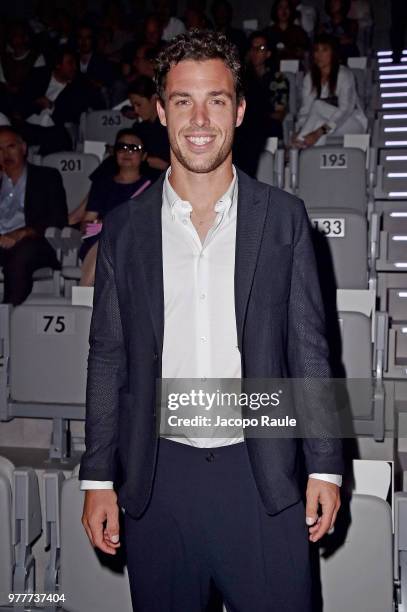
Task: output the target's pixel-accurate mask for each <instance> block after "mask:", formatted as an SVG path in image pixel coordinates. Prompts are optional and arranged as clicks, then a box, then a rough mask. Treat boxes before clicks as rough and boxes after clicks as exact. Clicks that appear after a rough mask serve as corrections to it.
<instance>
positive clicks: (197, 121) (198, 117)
mask: <svg viewBox="0 0 407 612" xmlns="http://www.w3.org/2000/svg"><path fill="white" fill-rule="evenodd" d="M192 123H193V124H194V125H197V126H198V127H203V126H205V125H209V116H208V111H207V108H206V106H205V105H204V104H196V105H195V106H194V110H193V115H192Z"/></svg>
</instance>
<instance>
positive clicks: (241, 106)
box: [235, 98, 246, 127]
mask: <svg viewBox="0 0 407 612" xmlns="http://www.w3.org/2000/svg"><path fill="white" fill-rule="evenodd" d="M245 110H246V100H245V99H244V98H241V99H240V101H239V102H238V104H237V109H236V123H235V127H239V125H241V124H242V122H243V118H244V113H245Z"/></svg>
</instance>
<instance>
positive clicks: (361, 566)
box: [320, 494, 394, 612]
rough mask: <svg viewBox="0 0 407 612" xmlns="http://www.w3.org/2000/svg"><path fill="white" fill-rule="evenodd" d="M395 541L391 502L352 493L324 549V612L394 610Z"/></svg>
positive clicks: (321, 559)
mask: <svg viewBox="0 0 407 612" xmlns="http://www.w3.org/2000/svg"><path fill="white" fill-rule="evenodd" d="M392 544H393V539H392V514H391V508H390V506H389V504H388V503H387V502H385V501H383V500H382V499H379V498H378V497H374V496H372V495H358V494H355V495H353V497H352V500H351V502H350V505H349V507H347V505H346V506H345V505H343V507H342V508H341V511H340V512H339V514H338V519H337V522H336V527H335V532H334V534H333V535H332V536H328V537H327V538H325V540H324V541H323V543H322V546H321V549H320V550H321V558H320V568H321V585H322V599H323V602H324V608H323V609H324V612H349V611H350V610H355V611H356V610H360V611H362V610H364V611H366V612H367V610H368V611H369V612H392V611H393V610H394V607H393V552H392Z"/></svg>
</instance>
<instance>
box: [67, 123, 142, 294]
mask: <svg viewBox="0 0 407 612" xmlns="http://www.w3.org/2000/svg"><path fill="white" fill-rule="evenodd" d="M145 157H146V153H145V151H144V146H143V143H142V141H141V139H140V137H139V136H137V134H136V133H135V131H134V130H133V129H131V128H130V129H129V128H126V129H123V130H120V131H119V132H118V134H117V136H116V142H115V145H114V155H113V159H114V165H115V172H114V173H113V174H111V173H110V172H107V173H103V174H102V173H100V172H98V173H97V174H96V176H94V177H93V182H92V187H91V189H90V192H89V196H88V201H87V205H86V212H85V215H84V217H83V219H82V222H81V227H82V231H83V232H84V236H83V239H84V240H83V245H82V247H81V249H80V252H79V257H80V258H81V259H82V261H83V263H82V276H81V281H80V285H81V286H82V287H91V286H93V284H94V279H95V266H96V255H97V245H98V241H99V232H100V230H101V222H102V221H103V218H104V217H105V215H106V214H107V213H108V212H109V211H110V210H112V209H113V208H115V207H116V206H118V205H119V204H122V202H126V201H127V200H130V199H133V198H136V197H137V196H138V195H139V194H140V193H142V192H143V191H144V190H145V189H147V188H148V187H149V186H150V184H151V181H150V180H149V179H147V178H145V177H144V176H142V174H141V171H140V166H141V163H142V161H143V160H144V159H145ZM91 178H92V176H91Z"/></svg>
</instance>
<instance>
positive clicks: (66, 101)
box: [17, 46, 92, 155]
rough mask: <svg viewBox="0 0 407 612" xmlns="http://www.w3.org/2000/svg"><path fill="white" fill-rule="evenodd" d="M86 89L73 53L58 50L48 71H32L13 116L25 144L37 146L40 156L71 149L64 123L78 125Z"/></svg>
mask: <svg viewBox="0 0 407 612" xmlns="http://www.w3.org/2000/svg"><path fill="white" fill-rule="evenodd" d="M91 102H92V96H91V91H90V89H89V86H88V85H87V84H86V83H85V82H84V81H83V80H81V79H80V78H79V77H78V63H77V59H76V56H75V53H74V52H73V51H72V50H71V49H70V48H69V47H68V46H61V47H59V48H58V49H57V50H56V52H55V55H54V58H53V66H52V69H49V68H48V67H44V68H35V69H34V70H33V71H32V72H31V75H30V78H29V79H28V81H27V82H26V84H25V87H24V88H23V90H22V92H21V95H20V97H19V102H18V104H17V114H18V117H17V118H18V119H20V121H21V120H22V119H23V120H24V122H23V123H22V125H21V131H22V133H23V135H24V137H25V139H26V141H27V143H28V144H29V145H40V151H39V152H40V155H48V154H50V153H56V152H58V151H70V150H71V149H72V141H71V138H70V136H69V134H68V132H67V130H66V128H65V124H66V123H79V119H80V116H81V113H83V112H84V111H86V110H88V108H89V107H90V106H91Z"/></svg>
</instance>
